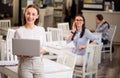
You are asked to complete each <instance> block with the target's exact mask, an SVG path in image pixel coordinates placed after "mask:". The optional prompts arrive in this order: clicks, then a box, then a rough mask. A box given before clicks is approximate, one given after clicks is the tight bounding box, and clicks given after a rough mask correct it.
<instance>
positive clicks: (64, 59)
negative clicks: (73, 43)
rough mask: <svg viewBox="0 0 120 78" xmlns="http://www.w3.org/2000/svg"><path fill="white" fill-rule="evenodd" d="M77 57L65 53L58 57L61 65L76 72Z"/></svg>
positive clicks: (71, 53) (70, 53)
mask: <svg viewBox="0 0 120 78" xmlns="http://www.w3.org/2000/svg"><path fill="white" fill-rule="evenodd" d="M76 59H77V56H76V55H75V54H74V53H73V52H67V51H65V52H63V54H61V55H58V57H57V61H56V62H58V63H60V64H64V65H66V66H68V67H70V68H72V69H73V70H74V67H75V63H76Z"/></svg>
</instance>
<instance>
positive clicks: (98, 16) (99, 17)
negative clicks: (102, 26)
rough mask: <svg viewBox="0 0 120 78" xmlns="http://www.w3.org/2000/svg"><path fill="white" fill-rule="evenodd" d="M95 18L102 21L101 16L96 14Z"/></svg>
mask: <svg viewBox="0 0 120 78" xmlns="http://www.w3.org/2000/svg"><path fill="white" fill-rule="evenodd" d="M96 17H97V19H98V20H100V21H102V20H103V19H104V18H103V15H102V14H97V15H96Z"/></svg>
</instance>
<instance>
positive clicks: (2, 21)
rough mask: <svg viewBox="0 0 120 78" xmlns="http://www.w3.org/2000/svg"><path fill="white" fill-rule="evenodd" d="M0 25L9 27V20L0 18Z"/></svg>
mask: <svg viewBox="0 0 120 78" xmlns="http://www.w3.org/2000/svg"><path fill="white" fill-rule="evenodd" d="M0 27H1V28H2V27H3V28H10V27H11V21H10V20H9V19H8V20H0Z"/></svg>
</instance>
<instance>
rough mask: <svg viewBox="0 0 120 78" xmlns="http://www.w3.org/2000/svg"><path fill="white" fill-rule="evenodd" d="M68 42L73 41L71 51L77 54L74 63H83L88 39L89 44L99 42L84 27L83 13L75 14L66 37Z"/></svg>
mask: <svg viewBox="0 0 120 78" xmlns="http://www.w3.org/2000/svg"><path fill="white" fill-rule="evenodd" d="M66 40H67V41H68V42H70V41H73V42H74V45H75V48H74V49H73V53H75V54H77V55H78V56H77V62H76V65H82V64H83V61H84V59H83V56H84V55H85V50H86V45H87V43H88V40H91V41H92V42H91V44H96V43H99V40H97V38H96V37H95V36H94V34H93V33H91V32H90V31H89V30H88V29H86V27H85V18H84V17H83V15H77V16H76V17H75V21H74V22H73V25H72V30H71V34H70V35H69V36H68V37H67V38H66Z"/></svg>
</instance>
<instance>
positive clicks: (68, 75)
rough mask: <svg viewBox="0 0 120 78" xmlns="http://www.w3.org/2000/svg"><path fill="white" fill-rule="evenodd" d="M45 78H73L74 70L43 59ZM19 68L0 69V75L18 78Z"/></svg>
mask: <svg viewBox="0 0 120 78" xmlns="http://www.w3.org/2000/svg"><path fill="white" fill-rule="evenodd" d="M43 63H44V72H45V78H72V73H73V70H72V69H71V68H69V67H67V66H65V65H62V64H59V63H57V62H54V61H51V60H49V59H43ZM17 68H18V66H5V67H0V73H3V74H5V75H7V76H9V77H11V78H18V76H17Z"/></svg>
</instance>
